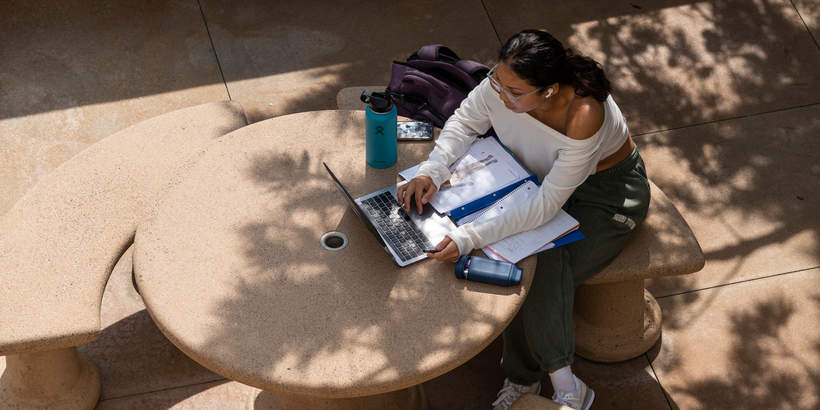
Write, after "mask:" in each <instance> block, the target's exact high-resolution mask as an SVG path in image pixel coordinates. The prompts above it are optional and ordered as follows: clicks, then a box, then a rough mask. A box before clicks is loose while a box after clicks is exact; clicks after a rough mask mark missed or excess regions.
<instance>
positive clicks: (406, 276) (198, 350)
mask: <svg viewBox="0 0 820 410" xmlns="http://www.w3.org/2000/svg"><path fill="white" fill-rule="evenodd" d="M430 148H431V143H427V144H400V145H399V161H398V163H397V164H396V165H395V166H393V167H391V168H387V169H384V170H376V169H373V168H369V167H367V166H366V165H365V161H364V112H362V111H320V112H307V113H300V114H293V115H288V116H284V117H278V118H274V119H270V120H266V121H263V122H259V123H256V124H252V125H250V126H248V127H244V128H242V129H241V130H238V131H236V132H233V133H231V134H229V135H228V136H226V137H224V138H221V139H220V140H219V142H217V143H215V144H213V145H212V146H211V147H210V148H209V149H208V150H207V151H206V152H205V153H204V154H203V155H202V156H201V157H200V159H199V161H198V162H197V163H195V164H194V165H193V166H192V167H190V169H188V170H187V172H186V174H185V176H184V177H181V178H178V179H177V180H176V182H175V186H174V187H173V188H172V189H170V190H169V191H168V192H167V194H166V195H165V196H164V198H163V199H162V200H161V201H160V203H159V206H158V207H157V209H156V213H155V214H154V215H153V217H152V218H150V219H148V220H146V221H145V222H144V223H141V224H140V226H139V229H138V231H137V235H136V239H135V248H134V267H135V272H136V280H137V284H138V286H139V288H140V290H141V292H142V296H143V299H144V301H145V304H146V306H147V308H148V310H149V312H150V313H151V316H152V317H153V319H154V321H155V322H156V323H157V325H158V327H159V328H160V330H162V332H163V333H164V334H165V335H166V336H167V337H168V338H169V340H171V341H172V342H173V343H174V344H175V345H177V347H179V348H180V349H181V350H182V351H183V352H185V353H186V354H187V355H189V356H190V357H192V358H193V359H194V360H196V361H197V362H199V363H201V364H202V365H204V366H205V367H207V368H209V369H211V370H213V371H215V372H217V373H219V374H222V375H224V376H226V377H228V378H230V379H233V380H237V381H240V382H242V383H245V384H248V385H252V386H254V387H258V388H261V389H265V390H271V391H280V392H284V393H291V394H306V395H312V396H322V397H328V398H334V397H335V398H338V397H350V396H365V395H373V394H378V393H384V392H387V391H392V390H396V389H401V388H406V387H408V386H413V385H416V384H419V383H421V382H423V381H425V380H428V379H431V378H433V377H436V376H438V375H441V374H443V373H444V372H447V371H449V370H450V369H452V368H455V367H457V366H459V365H460V364H462V363H464V362H466V361H467V360H468V359H469V358H471V357H473V356H474V355H476V354H477V353H479V352H480V351H481V350H482V349H483V348H484V347H485V346H487V345H488V344H489V343H490V342H492V341H493V340H494V339H495V338H496V337H497V336H498V335H499V334H500V333H501V331H502V330H503V329H504V328H505V327H506V325H507V323H508V322H509V321H510V320H512V318H513V316H514V314H515V313H516V312H517V310H518V308H519V307H520V304H521V303H522V302H523V300H524V297H525V296H526V289H527V287H528V286H529V283H530V282H531V280H532V272H533V269H534V266H535V259H534V258H529V259H527V260H525V261H524V262H522V263H521V264H520V266H521V267H522V268H523V269H524V279H523V281H522V284H521V285H520V286H515V287H496V286H491V285H485V284H480V283H475V282H467V281H462V280H458V279H456V278H455V277H454V275H453V273H452V269H453V264H449V263H439V262H436V261H432V260H427V261H422V262H420V263H416V264H413V265H411V266H409V267H405V268H401V269H399V268H397V267H396V266H395V265H394V264H393V262H392V260H391V259H390V258H389V257H388V256H387V255H386V254H385V253H384V251H383V250H382V249H381V248H380V247H379V245H378V244H377V242H376V240H375V239H374V238H373V237H372V236H371V235H370V233H369V232H368V231H367V230H366V228H365V227H364V225H363V224H362V223H361V221H359V220H358V219H357V218H356V217H355V215H354V214H353V213H352V211H351V210H350V209H349V208H348V206H347V204H346V202H345V201H344V200H343V198H342V196H341V194H340V192H339V191H338V190H337V189H336V186H335V185H334V184H333V182H332V180H331V179H330V177H329V176H328V175H327V173H326V171H325V170H324V168H323V167H322V165H321V163H322V162H323V161H324V162H327V163H328V164H329V165H330V167H331V168H332V169H333V170H334V171H335V173H336V174H337V176H338V177H339V178H340V179H341V180H342V181H343V182H344V183H345V185H346V186H347V187H348V189H349V190H350V191H351V193H352V194H353V195H354V196H358V195H362V194H366V193H368V192H371V191H372V190H375V189H378V188H381V187H384V186H386V185H388V184H393V183H395V182H396V181H397V173H398V171H399V170H402V169H404V168H407V167H409V166H411V165H415V164H416V163H418V162H419V161H420V160H421V159H422V158H423V157H424V156H426V155H427V152H428V151H429V149H430ZM328 231H341V232H343V233H345V234H346V235H347V236H348V237H349V239H350V244H349V246H348V247H347V248H345V249H344V250H342V251H336V252H332V251H326V250H324V249H323V248H322V247H321V245H320V243H319V238H320V237H321V236H322V235H323V234H324V233H325V232H328Z"/></svg>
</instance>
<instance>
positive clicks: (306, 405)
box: [252, 384, 429, 410]
mask: <svg viewBox="0 0 820 410" xmlns="http://www.w3.org/2000/svg"><path fill="white" fill-rule="evenodd" d="M252 408H254V409H276V410H302V409H315V410H368V409H384V410H427V409H428V408H429V406H428V404H427V396H425V394H424V388H423V387H422V385H420V384H419V385H416V386H413V387H409V388H406V389H403V390H396V391H393V392H389V393H384V394H377V395H375V396H364V397H353V398H343V399H329V398H324V397H314V396H304V395H296V394H284V393H273V392H267V391H263V392H261V393H259V395H258V396H256V400H255V402H254V403H253V406H252Z"/></svg>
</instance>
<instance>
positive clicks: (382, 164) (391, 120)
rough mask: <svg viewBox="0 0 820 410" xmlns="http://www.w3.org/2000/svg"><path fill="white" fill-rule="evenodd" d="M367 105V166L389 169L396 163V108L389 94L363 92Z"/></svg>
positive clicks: (363, 99) (363, 98)
mask: <svg viewBox="0 0 820 410" xmlns="http://www.w3.org/2000/svg"><path fill="white" fill-rule="evenodd" d="M361 100H362V102H364V103H366V104H367V108H366V109H365V112H366V120H365V132H366V136H367V142H366V146H365V150H366V157H367V164H368V165H370V166H371V167H373V168H388V167H391V166H393V164H395V163H396V156H397V154H396V115H397V114H396V106H395V105H394V104H393V100H392V99H391V98H390V96H389V95H387V93H377V92H373V91H369V90H365V91H364V92H362V96H361Z"/></svg>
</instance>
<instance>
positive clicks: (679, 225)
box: [336, 85, 705, 362]
mask: <svg viewBox="0 0 820 410" xmlns="http://www.w3.org/2000/svg"><path fill="white" fill-rule="evenodd" d="M365 89H367V90H381V89H384V86H383V85H381V86H379V85H374V86H366V87H365V86H356V87H347V88H343V89H341V90H340V91H339V92H338V93H337V94H336V104H337V105H338V108H339V109H363V108H364V104H363V103H362V102H361V101H360V100H359V96H360V95H361V93H362V90H365ZM650 189H651V192H652V201H651V202H650V205H649V213H648V215H647V217H646V220H645V221H644V223H643V224H642V225H641V226H640V227H639V228H638V230H637V231H636V233H635V237H634V238H633V239H632V241H631V242H630V243H629V245H627V247H626V248H625V249H624V250H623V251H622V252H621V253H620V255H618V257H616V258H615V260H613V261H612V263H610V264H609V266H607V267H606V269H604V270H603V271H602V272H601V273H599V274H597V275H595V276H594V277H592V278H591V279H589V280H587V281H586V282H584V284H583V285H581V286H580V287H579V288H578V289H577V291H576V297H575V307H574V317H575V349H576V352H577V353H578V355H580V356H582V357H584V358H587V359H590V360H594V361H600V362H618V361H623V360H629V359H631V358H634V357H637V356H639V355H641V354H643V353H645V352H646V351H647V350H649V349H650V348H651V347H652V345H653V344H655V342H656V341H657V340H658V338H659V337H660V331H661V310H660V307H659V306H658V302H657V301H656V300H655V298H654V297H653V296H652V295H651V294H650V293H649V291H647V290H645V289H644V279H646V278H657V277H663V276H674V275H684V274H688V273H693V272H697V271H699V270H700V269H701V268H703V265H704V264H705V258H704V256H703V252H702V251H701V249H700V245H699V244H698V241H697V239H696V238H695V235H694V234H693V233H692V230H691V229H690V228H689V225H688V224H687V223H686V221H685V220H684V219H683V217H682V216H681V215H680V213H678V210H677V209H675V206H674V205H673V204H672V202H671V201H669V198H667V197H666V195H665V194H664V193H663V191H661V190H660V188H658V187H657V186H655V184H654V183H652V182H651V181H650Z"/></svg>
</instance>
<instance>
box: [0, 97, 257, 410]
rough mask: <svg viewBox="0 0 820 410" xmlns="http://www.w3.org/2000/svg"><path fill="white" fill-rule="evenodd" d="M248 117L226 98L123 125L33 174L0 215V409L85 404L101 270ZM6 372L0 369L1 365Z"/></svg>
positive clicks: (93, 380)
mask: <svg viewBox="0 0 820 410" xmlns="http://www.w3.org/2000/svg"><path fill="white" fill-rule="evenodd" d="M245 125H247V120H246V118H245V114H244V112H243V110H242V107H241V106H240V105H239V104H236V103H231V102H218V103H209V104H204V105H199V106H196V107H190V108H185V109H181V110H178V111H174V112H171V113H168V114H164V115H161V116H158V117H155V118H152V119H149V120H146V121H143V122H141V123H139V124H136V125H134V126H131V127H129V128H127V129H125V130H122V131H120V132H118V133H116V134H114V135H112V136H110V137H107V138H105V139H103V140H101V141H99V142H97V143H96V144H94V145H92V146H91V147H89V148H87V149H86V150H84V151H82V152H80V153H79V154H77V155H76V156H74V157H73V158H71V159H70V160H68V161H67V162H65V163H64V164H62V165H61V166H60V167H59V168H57V169H56V170H54V172H52V173H51V174H50V175H48V176H47V177H46V178H45V179H43V180H42V181H40V182H39V183H38V184H37V185H35V186H34V187H33V188H32V189H30V190H29V191H28V192H27V193H26V194H25V196H23V198H21V199H20V200H19V201H18V202H17V203H16V204H15V205H14V206H13V207H12V208H11V210H10V211H8V213H6V214H5V215H3V216H2V218H1V219H0V283H2V286H0V301H2V302H0V356H6V357H5V361H3V360H2V358H1V357H0V373H2V377H1V378H0V408H32V407H33V408H59V409H90V408H93V407H94V405H95V404H96V403H97V401H98V399H99V393H100V380H99V374H98V372H97V369H96V367H95V366H94V365H93V364H92V363H91V362H90V361H89V360H88V358H86V357H85V356H83V355H82V354H80V353H79V352H78V351H77V349H76V346H77V345H81V344H85V343H88V342H91V341H93V340H95V339H96V338H98V337H99V335H100V332H101V329H100V304H101V301H102V295H103V290H104V289H105V285H106V282H107V281H108V277H109V275H110V273H111V270H112V269H113V267H114V265H115V263H116V262H117V260H118V259H119V258H120V255H122V253H123V252H124V251H125V250H126V249H127V247H128V246H129V245H130V244H131V242H132V241H133V238H134V232H135V231H136V227H137V223H138V221H140V220H141V219H143V218H144V216H145V215H146V213H147V212H149V209H150V208H151V204H152V203H154V201H155V199H156V198H157V197H158V194H159V193H160V192H161V191H162V190H163V188H164V187H166V186H167V185H168V184H169V180H171V178H172V176H173V175H174V174H176V173H177V172H178V171H180V170H181V167H182V166H183V164H185V162H186V161H185V160H186V158H190V157H191V156H192V155H196V153H197V152H199V151H200V150H202V149H203V148H204V147H205V146H206V145H208V144H209V143H211V142H212V141H213V140H214V139H216V138H218V137H221V136H223V135H225V134H227V133H229V132H231V131H233V130H235V129H237V128H240V127H243V126H245ZM4 370H5V371H4Z"/></svg>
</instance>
